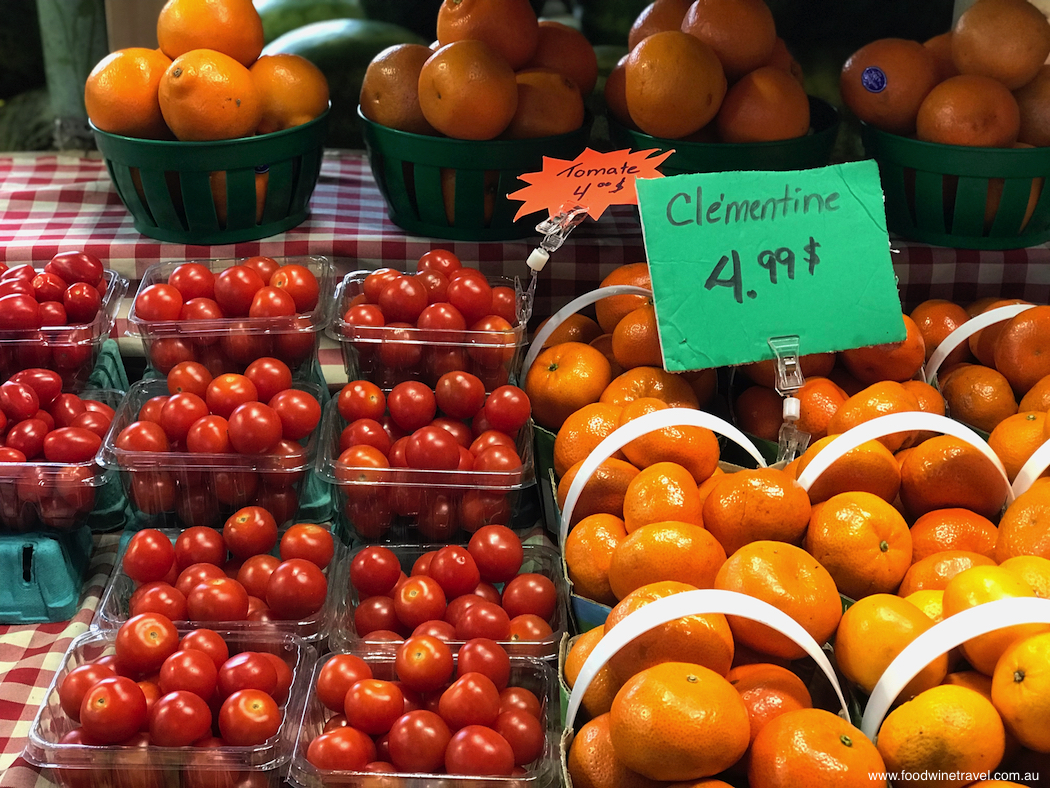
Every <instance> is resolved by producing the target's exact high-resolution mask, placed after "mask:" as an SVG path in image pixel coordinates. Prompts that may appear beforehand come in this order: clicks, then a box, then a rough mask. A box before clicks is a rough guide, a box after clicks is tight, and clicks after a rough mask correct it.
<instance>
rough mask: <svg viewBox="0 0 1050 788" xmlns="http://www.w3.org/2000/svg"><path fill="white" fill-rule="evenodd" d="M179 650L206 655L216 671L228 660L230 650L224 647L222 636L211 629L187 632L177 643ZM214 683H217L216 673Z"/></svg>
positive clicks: (224, 642)
mask: <svg viewBox="0 0 1050 788" xmlns="http://www.w3.org/2000/svg"><path fill="white" fill-rule="evenodd" d="M179 649H180V650H186V649H194V650H196V651H201V652H203V653H205V654H207V655H208V657H209V658H210V659H211V661H212V662H213V663H214V665H215V668H216V670H218V669H219V668H220V667H222V663H224V662H225V661H226V660H227V659H229V658H230V648H229V646H227V645H226V641H225V640H223V637H222V635H220V634H219V633H218V632H216V631H215V630H212V629H194V630H192V631H191V632H187V633H186V634H185V635H183V636H182V640H180V641H179ZM216 681H218V674H217V673H216Z"/></svg>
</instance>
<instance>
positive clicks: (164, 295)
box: [135, 284, 183, 323]
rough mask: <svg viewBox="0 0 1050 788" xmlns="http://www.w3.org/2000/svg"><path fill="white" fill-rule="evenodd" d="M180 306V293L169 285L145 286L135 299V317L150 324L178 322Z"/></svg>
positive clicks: (181, 301)
mask: <svg viewBox="0 0 1050 788" xmlns="http://www.w3.org/2000/svg"><path fill="white" fill-rule="evenodd" d="M182 304H183V298H182V293H180V292H179V291H178V290H177V289H176V288H174V287H172V286H171V285H169V284H153V285H147V286H146V287H145V288H143V290H142V292H140V293H139V294H138V296H136V297H135V316H136V317H137V318H138V319H139V320H145V321H147V322H150V323H152V322H168V321H172V320H178V319H179V314H180V313H181V312H182Z"/></svg>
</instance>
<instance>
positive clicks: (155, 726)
mask: <svg viewBox="0 0 1050 788" xmlns="http://www.w3.org/2000/svg"><path fill="white" fill-rule="evenodd" d="M211 721H212V720H211V709H210V708H209V707H208V704H207V702H205V700H204V699H203V698H201V697H200V696H199V695H196V694H195V693H193V692H189V691H187V690H176V691H173V692H169V693H167V694H165V695H162V696H161V697H160V699H158V700H157V702H156V703H155V704H154V705H153V709H152V710H151V711H150V719H149V734H150V739H151V740H152V742H153V743H154V744H156V745H157V746H159V747H185V746H187V745H190V744H193V742H195V741H197V740H198V739H202V738H204V737H205V736H207V735H208V732H209V731H210V730H211Z"/></svg>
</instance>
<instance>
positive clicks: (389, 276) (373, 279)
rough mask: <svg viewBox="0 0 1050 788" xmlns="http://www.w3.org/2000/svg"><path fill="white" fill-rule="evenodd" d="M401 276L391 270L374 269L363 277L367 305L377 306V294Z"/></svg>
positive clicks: (399, 273) (398, 272)
mask: <svg viewBox="0 0 1050 788" xmlns="http://www.w3.org/2000/svg"><path fill="white" fill-rule="evenodd" d="M401 276H402V274H401V272H400V271H395V270H394V269H393V268H379V269H376V270H375V271H373V272H372V273H370V274H369V275H368V276H366V277H365V281H364V282H363V284H362V290H363V291H364V294H365V298H367V299H368V302H369V303H372V304H378V303H379V294H380V293H381V292H383V288H385V287H386V286H387V285H388V284H389V283H390V282H392V281H394V280H395V279H398V278H399V277H401Z"/></svg>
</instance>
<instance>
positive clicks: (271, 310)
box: [248, 286, 296, 317]
mask: <svg viewBox="0 0 1050 788" xmlns="http://www.w3.org/2000/svg"><path fill="white" fill-rule="evenodd" d="M295 311H296V310H295V301H293V300H292V297H291V296H290V295H288V293H286V292H285V291H283V290H280V289H278V288H276V287H269V286H266V287H260V288H259V289H258V290H256V291H255V295H254V296H252V303H251V306H250V307H248V317H288V316H290V315H294V314H295Z"/></svg>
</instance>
